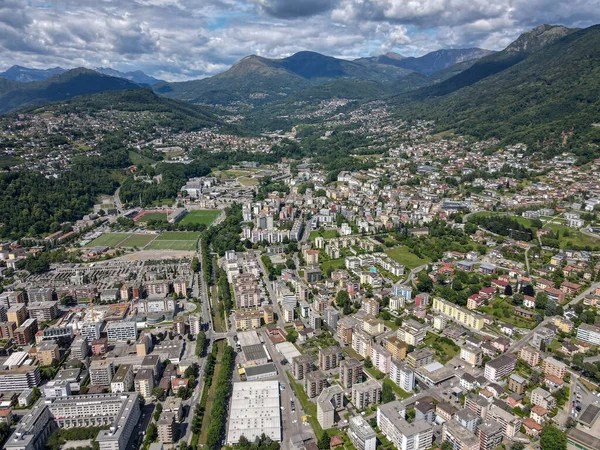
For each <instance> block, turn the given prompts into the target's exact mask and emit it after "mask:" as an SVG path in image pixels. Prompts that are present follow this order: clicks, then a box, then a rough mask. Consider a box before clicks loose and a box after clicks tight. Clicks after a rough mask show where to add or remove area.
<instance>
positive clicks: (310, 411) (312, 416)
mask: <svg viewBox="0 0 600 450" xmlns="http://www.w3.org/2000/svg"><path fill="white" fill-rule="evenodd" d="M287 376H288V379H289V381H290V385H291V386H292V389H294V392H295V393H296V396H297V397H298V400H300V404H301V405H302V409H303V410H304V413H305V414H306V415H307V416H308V422H309V423H310V424H311V425H312V427H313V430H314V431H315V434H316V435H317V439H319V438H320V437H321V436H322V435H323V432H324V431H323V428H321V425H319V421H318V420H317V404H316V403H313V402H311V401H310V400H309V399H308V396H307V395H306V392H304V389H303V388H302V385H300V383H298V382H296V380H294V377H293V376H292V375H291V374H290V373H288V374H287ZM331 431H333V432H335V431H338V430H337V429H336V428H332V429H331ZM328 434H329V432H328ZM334 434H335V433H334Z"/></svg>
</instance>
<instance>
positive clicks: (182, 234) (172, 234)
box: [156, 231, 200, 242]
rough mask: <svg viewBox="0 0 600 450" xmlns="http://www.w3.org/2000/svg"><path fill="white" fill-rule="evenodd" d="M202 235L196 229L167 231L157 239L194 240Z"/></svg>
mask: <svg viewBox="0 0 600 450" xmlns="http://www.w3.org/2000/svg"><path fill="white" fill-rule="evenodd" d="M199 237H200V233H196V232H194V231H165V232H164V233H161V234H160V236H158V238H156V240H158V241H194V242H196V241H197V240H198V238H199Z"/></svg>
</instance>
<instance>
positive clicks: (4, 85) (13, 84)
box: [0, 78, 21, 95]
mask: <svg viewBox="0 0 600 450" xmlns="http://www.w3.org/2000/svg"><path fill="white" fill-rule="evenodd" d="M20 85H21V83H19V82H17V81H12V80H6V79H4V78H0V95H2V94H4V93H6V92H9V91H12V90H13V89H17V88H18V87H19V86H20Z"/></svg>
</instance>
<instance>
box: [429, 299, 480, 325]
mask: <svg viewBox="0 0 600 450" xmlns="http://www.w3.org/2000/svg"><path fill="white" fill-rule="evenodd" d="M432 306H433V310H434V311H435V312H438V313H440V314H443V315H444V316H446V317H448V318H450V319H452V320H453V321H455V322H456V323H458V324H460V325H464V326H466V327H469V328H474V329H476V330H481V329H482V328H483V325H484V323H483V316H481V315H480V314H476V313H474V312H472V311H469V310H468V309H465V308H461V307H460V306H457V305H455V304H454V303H450V302H449V301H447V300H444V299H442V298H437V297H436V298H434V299H433V305H432Z"/></svg>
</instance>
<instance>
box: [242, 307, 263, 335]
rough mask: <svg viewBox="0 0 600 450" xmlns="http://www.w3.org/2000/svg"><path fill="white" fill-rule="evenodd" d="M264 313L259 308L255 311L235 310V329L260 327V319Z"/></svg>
mask: <svg viewBox="0 0 600 450" xmlns="http://www.w3.org/2000/svg"><path fill="white" fill-rule="evenodd" d="M261 318H262V314H261V312H260V311H259V310H257V309H255V310H253V311H236V312H235V329H236V330H244V331H245V330H254V329H256V328H260V326H261V323H260V319H261Z"/></svg>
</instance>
